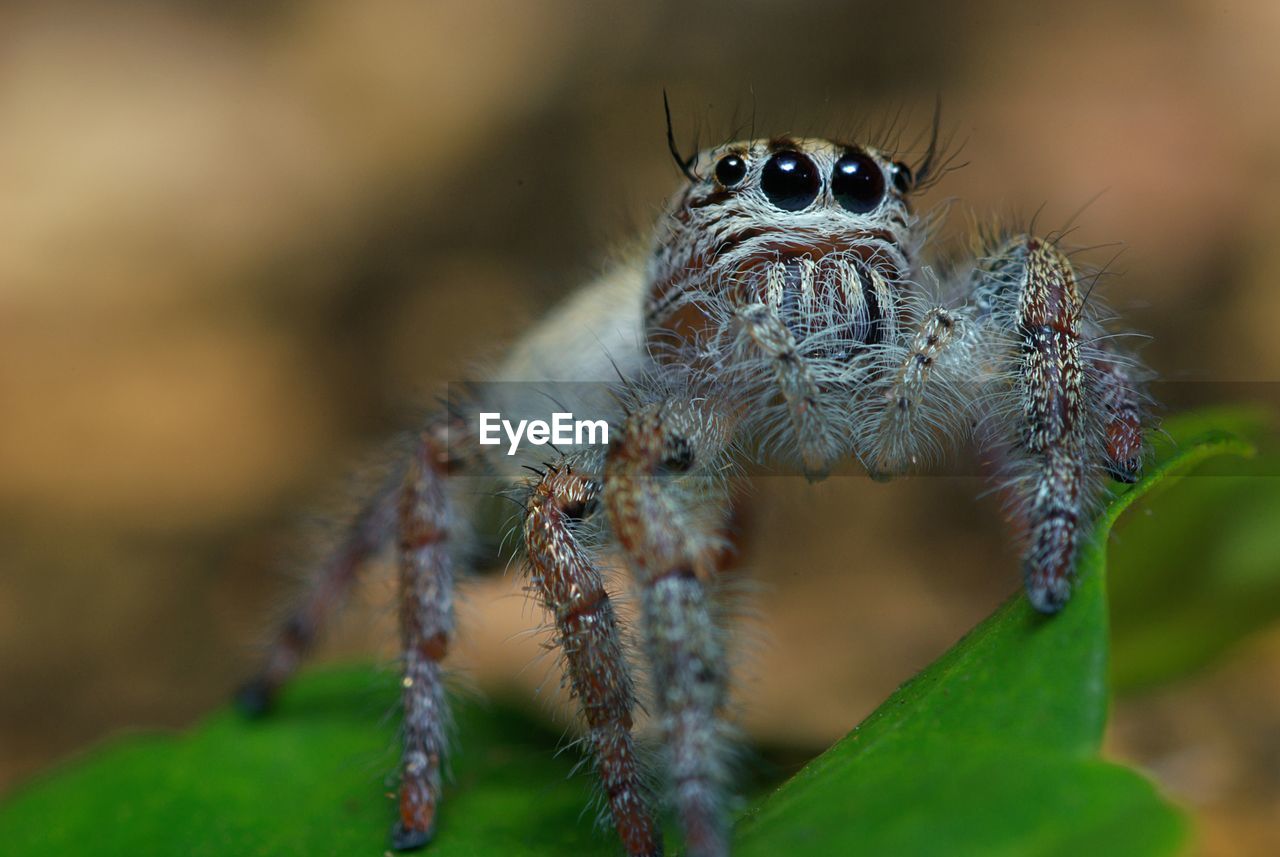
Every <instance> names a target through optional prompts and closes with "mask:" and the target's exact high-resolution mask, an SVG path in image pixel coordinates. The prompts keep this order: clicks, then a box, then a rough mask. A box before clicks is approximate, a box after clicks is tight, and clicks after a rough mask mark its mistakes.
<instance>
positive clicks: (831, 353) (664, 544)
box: [240, 111, 1145, 857]
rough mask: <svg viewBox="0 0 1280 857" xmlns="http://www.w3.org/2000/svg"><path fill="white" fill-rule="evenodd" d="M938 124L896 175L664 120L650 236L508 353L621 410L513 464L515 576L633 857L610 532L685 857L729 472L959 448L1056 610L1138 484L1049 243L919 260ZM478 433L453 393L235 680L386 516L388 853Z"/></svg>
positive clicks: (839, 154) (426, 828) (720, 688)
mask: <svg viewBox="0 0 1280 857" xmlns="http://www.w3.org/2000/svg"><path fill="white" fill-rule="evenodd" d="M937 126H938V123H937V116H936V114H935V120H934V126H933V127H934V131H933V134H932V137H931V140H930V143H929V145H928V149H927V153H926V154H925V155H924V156H923V158H922V159H921V160H920V161H919V162H918V163H916V164H915V165H914V168H913V167H912V166H909V165H908V164H907V163H905V162H903V161H901V160H896V159H895V158H894V157H893V156H891V155H889V154H886V153H885V152H882V151H880V150H879V149H877V148H875V147H871V146H866V145H859V144H854V143H844V142H835V141H831V140H825V139H810V138H803V139H802V138H795V137H776V138H772V139H759V140H750V141H747V142H738V143H730V144H726V145H721V146H718V147H715V148H711V149H708V150H706V151H703V152H701V153H699V154H697V155H695V156H693V157H690V158H687V159H686V158H684V157H682V156H681V155H680V153H679V152H678V149H677V147H676V145H675V142H674V136H673V134H672V132H671V125H670V113H669V111H668V114H667V138H668V143H669V146H670V150H671V153H672V155H673V156H674V157H675V160H676V163H677V165H678V166H679V168H680V170H681V172H682V173H683V175H684V177H685V179H686V181H685V183H684V185H683V186H682V187H681V188H680V189H679V190H678V191H677V192H676V193H675V195H674V197H673V198H672V200H671V202H670V203H669V205H668V206H667V208H666V209H665V213H663V214H662V215H661V217H660V220H659V222H658V224H657V228H656V230H655V231H654V233H653V239H652V242H651V245H650V249H649V251H648V253H647V256H646V257H645V258H642V259H639V260H636V261H634V262H633V263H630V264H626V265H623V266H622V267H620V268H619V269H618V270H615V271H613V272H612V273H610V274H608V275H606V276H605V277H603V278H602V279H601V280H600V281H598V282H597V283H595V284H593V285H590V286H588V287H587V288H585V289H584V290H583V291H581V292H580V293H578V294H577V295H576V296H574V297H572V298H571V299H570V300H569V301H568V302H567V303H566V304H565V305H564V306H562V307H561V308H560V309H559V311H557V312H555V313H553V314H552V315H551V316H550V317H549V318H548V319H547V320H545V321H543V322H542V323H540V324H539V325H538V326H536V327H535V328H534V329H533V330H532V331H531V332H530V333H529V334H528V335H527V336H525V337H524V338H523V339H522V340H521V341H520V342H519V343H518V344H516V345H515V346H514V348H513V349H512V351H511V352H510V355H509V356H508V358H507V359H506V361H505V363H504V364H503V365H502V366H501V367H500V368H499V370H498V372H497V373H496V376H497V377H498V378H499V379H503V380H508V381H521V382H526V383H525V384H521V385H516V386H517V387H519V388H520V389H522V390H523V389H526V388H530V387H531V388H532V389H539V390H541V389H544V388H546V387H548V386H549V385H554V384H556V383H557V382H579V381H595V382H607V381H610V380H611V379H612V381H613V382H614V383H612V384H610V385H608V387H609V390H610V393H611V395H610V396H609V397H604V398H603V399H600V400H596V401H592V402H590V403H587V404H586V405H585V406H589V407H591V408H594V409H596V413H597V414H599V413H605V414H607V415H608V418H609V419H610V420H611V424H612V426H613V429H614V430H613V433H612V435H611V436H610V442H609V443H608V445H607V447H604V448H599V447H591V448H583V449H573V450H569V451H566V452H563V453H559V454H558V455H557V456H553V457H552V460H550V461H546V460H545V458H544V459H543V466H541V467H538V468H535V473H534V476H533V477H532V478H528V477H526V478H525V479H523V480H522V481H521V483H520V486H519V497H520V501H519V505H520V506H521V510H522V519H521V525H520V529H519V533H520V534H521V535H522V537H523V542H524V548H525V559H524V568H525V571H526V575H527V582H528V587H529V589H530V591H531V592H533V593H534V594H535V596H536V597H537V599H538V600H539V601H540V602H541V603H542V605H543V606H544V607H545V608H546V610H547V612H548V614H549V615H550V617H551V619H552V621H553V625H554V635H553V642H554V644H555V645H556V646H557V647H558V648H559V652H560V657H561V663H562V665H563V671H564V676H565V682H566V684H567V686H568V688H569V690H570V692H571V694H572V696H573V697H574V698H575V699H576V702H577V705H578V709H579V713H580V716H581V718H582V720H583V721H584V724H585V734H586V739H585V742H584V743H585V745H586V747H587V748H588V752H589V754H590V758H591V760H592V763H593V765H594V768H595V771H596V774H597V775H598V778H599V780H600V785H601V787H602V791H603V794H604V797H605V799H606V802H607V807H608V814H609V816H610V818H611V820H612V824H613V826H614V827H615V829H616V831H617V834H618V836H619V838H620V840H621V842H622V845H623V846H624V848H625V850H626V852H627V853H628V854H630V855H655V854H660V853H661V851H662V837H661V834H660V831H659V828H658V824H657V821H656V812H655V809H656V804H657V802H658V795H657V793H656V791H657V790H656V789H655V788H653V787H652V786H651V784H650V779H649V778H648V777H647V776H646V774H645V771H644V770H642V767H643V766H642V765H641V763H640V761H639V759H638V756H637V747H636V744H635V739H634V738H633V735H632V715H633V712H635V710H636V708H637V706H638V704H639V703H638V701H637V693H638V691H637V687H638V683H637V681H636V680H635V679H634V677H633V667H632V665H631V663H630V661H631V660H632V658H631V655H630V650H629V648H628V647H627V646H626V645H624V635H623V630H624V629H622V628H621V627H620V622H619V618H618V613H617V611H616V609H615V604H614V601H613V600H611V596H610V594H609V593H608V592H607V591H606V588H605V586H604V579H603V575H602V566H603V561H602V560H601V558H600V549H601V548H602V546H603V544H604V543H607V544H608V545H611V546H612V547H613V548H614V549H615V550H617V551H619V552H620V553H621V555H622V556H623V557H625V561H626V565H627V566H628V567H629V570H630V573H631V575H632V578H633V580H634V584H635V587H636V588H637V589H638V592H639V611H638V612H639V625H640V628H639V633H638V637H639V640H640V646H639V648H640V655H641V657H642V658H643V659H644V661H645V662H646V666H647V675H648V684H649V685H650V691H649V692H650V694H651V696H652V700H651V701H650V702H649V703H648V704H647V706H646V707H647V709H648V710H649V711H651V712H652V713H653V716H654V723H655V725H656V731H657V733H658V738H659V739H660V744H661V748H662V762H663V767H664V769H665V771H666V774H665V782H666V784H667V786H668V788H667V789H666V790H665V792H664V797H665V799H666V800H667V801H669V802H670V804H671V806H672V807H673V809H674V814H675V817H676V818H677V819H678V821H679V824H680V827H681V829H682V833H683V837H684V842H685V844H686V847H687V850H688V853H689V854H691V855H695V857H714V855H724V854H727V853H728V850H729V811H728V809H727V807H728V806H729V805H730V801H729V795H730V793H731V783H730V777H729V774H728V770H729V765H728V752H729V751H728V746H729V745H730V743H731V742H730V741H729V727H728V726H727V724H726V718H725V716H724V708H725V705H726V695H727V683H728V675H727V672H728V670H727V667H726V653H725V640H724V635H723V633H722V632H721V630H720V629H719V627H718V624H719V615H718V613H717V610H716V606H715V600H716V599H715V596H716V590H715V582H716V580H717V576H718V575H719V574H720V573H721V572H722V571H723V569H724V567H725V564H726V563H727V562H728V561H729V560H728V557H730V556H731V555H732V553H733V551H732V527H731V526H730V515H731V509H732V506H733V494H734V485H735V484H737V483H738V482H739V481H740V480H739V479H738V478H737V477H736V476H735V466H737V465H739V464H741V463H744V462H748V463H754V462H770V463H775V464H781V465H794V466H795V467H796V468H798V469H799V470H800V471H802V472H803V473H804V474H805V475H806V476H808V477H809V478H810V479H820V478H822V477H823V476H825V475H827V473H828V472H829V471H830V469H831V468H832V467H833V466H835V465H837V464H838V463H840V462H842V461H847V460H850V459H853V460H856V461H857V462H859V463H860V464H861V465H862V466H863V467H864V468H865V469H866V470H867V471H868V472H869V473H870V474H871V475H872V476H874V477H876V478H879V479H887V478H890V477H893V476H897V475H900V474H905V473H908V472H912V471H916V470H919V469H920V468H923V467H926V466H928V465H929V464H930V463H931V462H933V461H935V460H937V458H938V456H940V455H942V454H943V453H944V452H946V451H948V450H949V449H950V448H952V447H955V446H957V445H958V444H960V443H962V442H966V441H971V442H973V443H974V444H975V445H976V447H977V448H978V449H979V450H980V451H981V452H982V454H983V460H984V462H985V463H986V464H987V465H988V467H989V469H990V471H991V475H992V478H993V479H994V481H995V483H996V485H997V486H998V488H999V489H1000V490H1001V491H1002V492H1003V494H1004V496H1005V497H1006V498H1007V502H1008V509H1009V513H1010V518H1011V519H1012V520H1014V521H1015V523H1016V525H1017V529H1018V531H1019V536H1020V538H1021V540H1022V542H1023V543H1024V545H1025V549H1024V553H1023V559H1022V572H1023V577H1024V581H1025V589H1026V594H1027V597H1028V598H1029V599H1030V602H1031V604H1032V605H1033V606H1034V607H1035V608H1036V609H1037V610H1039V611H1042V612H1044V613H1054V612H1056V611H1058V610H1060V609H1061V608H1062V607H1063V606H1064V605H1065V604H1066V603H1067V600H1068V598H1069V596H1070V592H1071V585H1072V575H1073V563H1074V559H1075V555H1076V549H1077V542H1078V540H1079V538H1080V533H1081V531H1082V529H1083V528H1084V527H1085V526H1086V525H1087V523H1088V519H1089V516H1090V515H1091V514H1094V512H1095V509H1096V502H1095V499H1096V496H1097V493H1098V488H1099V487H1100V482H1101V479H1102V476H1103V474H1104V472H1105V473H1106V474H1109V475H1110V476H1111V477H1112V478H1115V479H1117V480H1121V481H1133V480H1135V479H1136V478H1137V477H1138V474H1139V471H1140V467H1141V459H1142V444H1143V439H1142V421H1143V412H1144V402H1145V398H1144V395H1143V393H1142V391H1141V383H1140V382H1141V380H1142V379H1141V378H1140V375H1141V371H1140V368H1139V365H1138V363H1137V362H1136V361H1135V360H1134V359H1133V358H1131V357H1128V356H1126V355H1124V354H1121V353H1120V352H1119V351H1117V350H1116V348H1115V346H1114V345H1113V338H1112V337H1110V336H1108V335H1107V334H1106V333H1105V331H1104V329H1103V326H1102V320H1101V316H1100V313H1099V310H1097V308H1096V307H1095V306H1094V305H1093V304H1091V303H1090V301H1089V300H1088V297H1089V295H1088V292H1087V291H1085V290H1084V289H1082V287H1081V283H1082V278H1081V276H1080V275H1079V274H1078V273H1077V271H1076V270H1075V268H1074V266H1073V264H1072V262H1071V260H1070V258H1069V256H1068V254H1067V253H1066V252H1064V251H1063V250H1062V249H1060V247H1059V241H1058V239H1057V238H1055V237H1054V236H1049V237H1041V236H1037V235H1036V234H1034V231H1033V230H1031V231H1026V232H1020V231H1016V230H988V231H987V232H986V233H985V234H984V236H983V237H981V238H979V239H977V240H976V244H977V246H976V247H975V248H973V249H971V250H969V251H967V252H966V253H964V254H963V256H962V257H961V258H959V259H956V260H952V261H951V262H950V263H948V264H947V265H945V266H942V267H939V268H937V269H935V268H933V267H927V266H925V265H924V264H923V263H922V261H921V251H922V249H923V246H924V245H925V244H926V243H927V242H928V239H929V232H930V226H931V223H932V221H931V219H930V218H928V217H922V216H919V215H917V214H916V212H915V209H914V201H915V199H916V196H917V194H918V193H919V192H920V191H921V189H922V188H924V187H925V186H926V185H927V184H928V183H929V182H930V181H931V180H933V179H936V178H937V177H938V175H939V174H940V173H941V172H944V171H945V170H943V169H942V167H944V166H945V162H943V159H942V158H941V157H940V156H939V147H938V145H937V138H938V134H937ZM1059 237H1060V236H1059ZM539 385H542V386H539ZM570 386H573V385H572V384H571V385H570ZM485 389H486V388H480V387H478V388H476V390H477V392H476V393H475V394H474V396H473V398H474V399H476V400H477V402H476V403H477V404H478V405H479V406H480V407H481V408H483V409H484V410H488V411H498V410H504V409H505V410H507V411H520V410H521V409H526V410H527V409H528V408H529V407H530V405H529V402H528V401H527V400H526V401H521V400H520V399H521V395H519V394H513V395H507V394H504V393H497V392H492V393H491V392H485ZM504 389H505V388H504ZM573 389H579V388H578V387H573ZM592 389H598V388H597V387H592ZM525 398H526V399H527V396H526V397H525ZM585 398H589V397H587V396H585V395H579V397H578V403H579V405H584V399H585ZM495 399H498V400H501V401H497V402H495V401H494V400H495ZM475 435H476V423H475V421H474V420H472V419H470V418H468V417H467V416H466V415H465V413H464V411H463V410H460V409H457V408H454V409H448V410H446V412H445V413H444V414H442V415H441V416H440V417H439V418H438V419H435V420H432V421H429V422H428V423H427V425H426V426H425V428H423V429H422V430H421V431H420V432H419V433H418V434H416V435H415V440H414V445H413V450H412V452H411V453H410V454H409V455H408V456H407V461H406V462H405V463H404V465H403V466H402V467H401V468H400V470H399V471H398V472H397V473H396V474H395V475H394V476H393V478H392V480H391V481H390V482H389V483H388V484H387V485H386V486H384V487H383V488H382V489H381V490H380V491H378V492H377V494H376V496H375V497H374V498H373V499H372V500H371V501H369V502H368V504H367V505H366V507H365V508H364V510H363V511H362V512H361V513H360V515H359V516H358V517H357V519H356V520H355V522H354V524H353V526H352V527H351V529H350V531H349V534H348V535H347V536H346V538H345V541H344V542H342V544H341V546H340V548H339V549H338V550H337V551H336V552H335V553H334V554H333V556H332V557H331V558H330V559H329V560H328V561H327V562H326V564H325V565H324V566H323V567H322V568H321V570H320V571H321V573H320V574H319V575H318V577H317V583H316V585H315V586H314V588H313V589H312V590H311V591H310V593H309V594H308V596H307V597H306V598H305V600H304V601H303V603H302V604H301V606H300V607H299V609H298V610H297V611H296V613H294V614H293V617H292V618H291V619H290V620H289V621H288V622H287V623H286V624H285V626H284V628H283V630H282V631H281V633H280V634H279V637H278V640H277V641H276V643H275V644H274V646H273V648H272V650H271V652H270V654H269V657H268V660H267V662H266V665H265V668H264V669H263V671H262V672H261V673H260V674H259V675H258V677H257V678H256V679H255V680H253V681H252V682H250V683H249V684H248V685H246V686H245V688H244V689H243V690H242V692H241V695H240V701H241V703H242V704H243V705H244V706H245V707H247V708H248V709H250V710H253V711H262V710H265V709H266V708H267V707H268V705H269V703H270V700H271V698H272V696H273V694H274V693H275V692H276V690H277V689H278V688H279V687H280V686H281V684H282V683H283V682H284V681H285V680H286V679H287V678H288V677H289V676H290V675H291V674H292V672H293V671H294V670H295V669H296V667H297V665H298V663H299V661H300V659H301V657H302V656H303V654H304V653H305V651H306V650H307V648H308V647H309V646H310V644H311V642H312V641H313V639H314V638H315V636H316V634H317V631H318V629H319V626H320V624H321V622H322V620H323V619H324V617H325V616H326V615H327V613H328V612H329V608H330V605H331V603H332V602H334V601H335V600H337V597H338V596H340V595H341V594H342V593H343V592H344V591H345V590H346V589H348V588H349V587H350V586H351V584H352V582H353V580H354V578H355V577H356V573H357V570H358V568H359V566H360V565H361V563H362V561H363V560H364V559H365V558H366V557H368V556H369V555H370V554H372V553H374V552H375V551H376V550H378V549H379V547H380V546H381V545H382V544H383V543H384V542H386V541H388V540H390V539H391V538H392V537H393V536H394V537H395V538H396V539H397V543H398V550H399V553H398V556H399V594H400V608H399V609H400V626H401V645H402V669H403V681H402V687H403V690H402V704H403V730H402V731H403V741H404V748H403V756H402V761H401V765H400V771H399V792H398V804H397V806H398V812H397V816H398V818H397V820H396V822H395V824H394V826H393V829H392V834H391V839H392V845H393V846H394V847H395V848H397V849H400V850H410V849H414V848H418V847H421V846H423V845H425V844H426V843H427V842H428V841H429V840H430V839H431V838H432V836H433V834H434V829H435V821H436V815H437V811H438V810H439V809H440V805H441V800H442V777H441V765H442V761H443V759H444V756H445V753H446V746H445V731H446V730H445V724H446V721H447V704H446V699H445V693H444V687H443V684H442V681H443V678H442V661H443V660H444V658H445V655H446V652H447V650H448V648H449V643H450V639H451V637H452V635H453V633H454V611H453V586H454V573H455V565H456V564H457V557H458V555H459V551H458V549H457V546H456V542H457V541H458V539H457V538H456V535H457V533H458V531H459V530H460V529H461V528H462V524H463V520H462V519H463V518H464V517H465V512H466V511H468V509H469V507H468V505H467V504H466V503H463V502H460V501H459V498H458V497H457V496H456V493H457V492H455V491H453V490H451V487H450V486H451V485H452V484H454V483H453V481H452V480H450V479H448V477H449V476H450V475H451V474H454V473H458V472H475V471H477V470H480V471H483V470H484V468H485V467H486V466H489V467H490V470H491V471H492V465H493V462H494V459H495V458H501V452H503V451H504V450H502V449H501V448H498V449H496V450H495V449H485V448H482V447H481V446H480V445H479V444H477V443H476V437H475ZM486 462H487V464H486ZM593 524H602V525H601V526H593Z"/></svg>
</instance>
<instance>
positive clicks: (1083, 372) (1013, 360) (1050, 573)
mask: <svg viewBox="0 0 1280 857" xmlns="http://www.w3.org/2000/svg"><path fill="white" fill-rule="evenodd" d="M980 270H982V271H983V272H984V275H983V276H981V277H980V278H979V287H978V293H977V296H976V297H977V300H976V303H977V305H978V306H979V307H982V308H987V310H988V311H989V314H990V317H991V319H992V320H993V321H994V322H995V324H996V328H997V329H998V330H999V329H1003V331H1004V332H1005V333H1006V334H1007V339H1008V341H1011V342H1012V343H1013V345H1012V353H1011V354H1009V355H1008V365H1007V367H1006V368H1007V370H1008V376H1007V377H1008V378H1009V379H1010V380H1011V383H1012V388H1011V390H1010V391H1009V392H1010V394H1011V396H1012V401H1010V402H1009V406H1008V407H1007V408H1006V409H1004V410H1008V411H1011V412H1012V414H1013V422H1014V425H1012V426H1011V427H1010V428H1009V429H1007V430H1006V432H1005V440H1004V445H1005V446H1006V448H1007V450H1008V452H1007V455H1006V458H1007V460H1006V462H1005V467H1006V468H1007V469H1008V470H1009V474H1008V475H1009V477H1010V482H1009V484H1010V486H1011V490H1012V491H1013V493H1014V495H1015V496H1014V503H1015V508H1016V509H1017V510H1018V511H1019V512H1020V514H1021V515H1022V517H1023V520H1024V521H1025V525H1026V530H1027V546H1026V551H1025V553H1024V555H1023V560H1022V572H1023V579H1024V582H1025V584H1026V589H1027V597H1028V598H1029V599H1030V600H1031V603H1032V605H1033V606H1034V607H1035V608H1036V609H1037V610H1039V611H1041V612H1042V613H1056V612H1057V611H1059V610H1061V609H1062V607H1063V605H1065V604H1066V602H1067V600H1068V598H1069V597H1070V595H1071V586H1072V582H1073V577H1074V571H1075V568H1074V563H1075V557H1076V553H1077V549H1078V546H1079V541H1080V533H1081V530H1082V528H1083V527H1084V526H1085V525H1086V523H1087V521H1086V515H1087V514H1088V513H1089V512H1090V511H1091V505H1092V500H1093V490H1094V489H1095V488H1096V483H1097V479H1096V478H1095V474H1096V471H1097V470H1098V469H1105V470H1107V471H1110V472H1111V473H1112V474H1113V475H1115V476H1116V477H1117V478H1120V479H1123V480H1126V481H1129V480H1132V479H1135V478H1136V477H1137V472H1138V460H1139V458H1138V456H1139V449H1140V447H1141V434H1140V429H1139V427H1138V422H1137V411H1136V408H1137V404H1136V403H1137V400H1138V397H1137V394H1136V392H1135V391H1134V389H1133V386H1132V382H1131V381H1130V380H1129V378H1128V375H1127V373H1126V372H1125V371H1124V368H1123V366H1122V365H1121V364H1119V363H1116V362H1114V361H1108V359H1107V358H1106V356H1105V355H1104V354H1101V353H1100V352H1097V349H1091V345H1090V343H1091V342H1092V341H1093V340H1094V339H1096V338H1097V332H1096V331H1094V330H1093V325H1092V323H1090V322H1087V321H1086V319H1085V317H1084V302H1083V299H1082V296H1081V292H1080V288H1079V284H1078V281H1077V277H1076V273H1075V270H1074V269H1073V268H1072V265H1071V263H1070V261H1069V260H1068V259H1067V257H1066V255H1065V254H1063V253H1062V252H1061V251H1060V250H1059V249H1058V248H1057V247H1056V246H1055V245H1054V244H1053V243H1051V242H1049V241H1047V240H1044V239H1041V238H1035V237H1031V236H1019V237H1017V238H1014V239H1011V240H1010V241H1008V242H1006V243H1005V244H1004V245H1003V246H1002V247H1001V248H1000V249H999V250H998V251H997V253H996V254H995V255H994V257H992V261H991V262H990V264H989V265H987V266H984V267H983V268H982V269H980Z"/></svg>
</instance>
